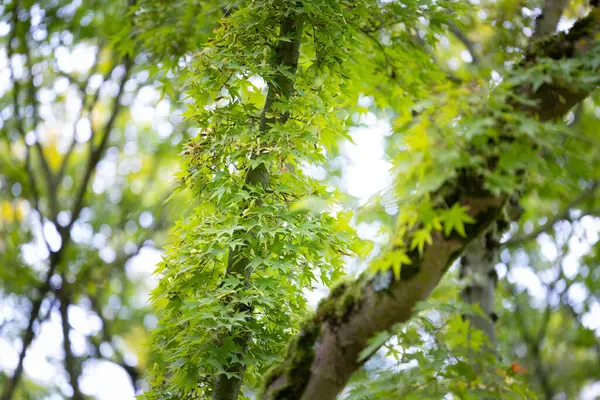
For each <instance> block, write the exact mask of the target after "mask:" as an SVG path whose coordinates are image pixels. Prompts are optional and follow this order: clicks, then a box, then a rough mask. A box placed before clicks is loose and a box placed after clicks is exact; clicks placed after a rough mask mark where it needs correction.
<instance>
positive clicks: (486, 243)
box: [460, 227, 500, 349]
mask: <svg viewBox="0 0 600 400" xmlns="http://www.w3.org/2000/svg"><path fill="white" fill-rule="evenodd" d="M492 228H493V227H492ZM499 245H500V244H499V241H498V240H497V233H496V232H495V230H494V229H491V230H489V231H488V232H486V233H485V234H484V235H481V236H480V237H478V238H476V239H475V240H474V241H473V242H472V243H471V244H470V245H469V246H467V248H466V251H465V254H464V256H463V257H462V259H461V264H460V267H461V268H460V277H461V278H462V279H467V281H468V284H467V286H466V287H465V289H464V290H463V291H462V293H461V297H462V299H463V301H465V302H467V303H468V304H472V305H475V304H477V305H479V307H480V308H481V310H482V311H483V312H484V313H485V315H486V316H487V317H484V316H481V315H466V316H465V318H466V319H467V320H468V321H469V322H470V323H471V327H472V328H475V329H479V330H480V331H482V332H483V333H484V334H485V336H486V338H487V340H488V342H489V345H490V347H491V348H492V349H493V348H495V346H496V342H497V340H496V327H495V324H494V322H495V320H496V313H495V312H494V303H495V298H496V285H497V282H498V275H497V274H496V269H495V264H496V260H497V258H498V248H499Z"/></svg>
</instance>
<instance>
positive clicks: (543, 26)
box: [533, 0, 569, 38]
mask: <svg viewBox="0 0 600 400" xmlns="http://www.w3.org/2000/svg"><path fill="white" fill-rule="evenodd" d="M568 3H569V1H568V0H545V1H544V7H543V9H542V13H541V14H540V15H539V16H538V17H537V19H536V20H535V32H534V34H533V37H534V38H542V37H544V36H548V35H552V34H553V33H555V32H556V28H557V27H558V22H559V21H560V17H561V16H562V14H563V11H564V10H565V8H566V7H567V4H568Z"/></svg>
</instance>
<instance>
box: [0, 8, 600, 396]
mask: <svg viewBox="0 0 600 400" xmlns="http://www.w3.org/2000/svg"><path fill="white" fill-rule="evenodd" d="M167 3H169V4H168V6H166V5H165V4H164V2H163V1H139V2H137V3H134V2H127V1H124V0H115V1H93V0H74V1H65V0H52V1H25V0H21V1H17V0H12V1H8V0H5V1H3V2H2V5H0V43H1V45H0V46H1V47H0V388H2V390H0V399H1V400H10V399H63V398H72V399H76V400H79V399H84V398H100V399H115V400H119V399H131V398H133V397H134V394H135V393H139V392H140V391H142V390H143V389H144V388H145V387H146V386H145V383H144V375H145V370H146V368H147V366H148V365H147V363H148V346H147V345H148V337H149V333H148V332H149V329H152V328H153V327H154V326H155V324H156V321H157V319H156V318H155V316H154V315H152V313H151V310H150V307H149V304H148V302H147V300H148V293H149V291H150V290H151V289H152V287H153V285H154V282H155V280H154V279H155V278H154V277H153V276H152V271H153V269H154V267H155V265H156V263H157V262H158V260H159V259H160V254H161V248H162V247H163V246H164V245H165V244H167V243H168V240H169V239H168V230H169V228H170V227H172V226H173V225H174V224H175V223H176V222H175V221H177V220H178V219H179V218H181V217H182V216H185V214H186V212H190V210H191V207H190V204H191V203H193V199H191V198H190V197H186V194H185V193H183V194H179V195H178V196H176V197H174V198H173V199H170V201H169V202H168V203H166V204H165V201H166V200H167V199H168V198H169V196H170V195H171V194H172V192H173V190H174V185H175V176H176V174H177V172H178V171H179V163H178V155H179V152H180V151H181V148H182V143H184V142H185V141H186V139H187V138H189V137H191V136H193V135H195V134H196V132H197V130H198V128H197V127H196V126H194V123H193V121H184V119H183V118H182V117H181V114H182V112H183V111H184V110H185V107H186V104H185V103H186V99H185V95H184V93H183V90H184V89H183V85H184V83H185V80H186V74H185V66H186V62H187V60H189V57H191V56H192V55H193V53H194V52H196V51H199V50H200V49H201V46H202V43H204V42H205V41H206V40H207V39H208V37H209V35H210V33H211V31H212V29H213V27H214V26H215V24H216V21H217V20H218V18H219V17H220V16H221V15H223V13H226V12H227V8H226V7H225V6H224V5H223V4H220V2H211V1H198V0H180V1H173V2H167ZM471 3H472V4H473V6H474V7H476V8H474V10H473V12H470V13H467V14H466V17H465V21H464V26H463V28H462V30H460V31H455V32H449V33H448V35H447V36H442V37H440V38H439V46H438V47H437V48H435V49H431V52H432V54H433V56H435V57H436V59H437V60H438V62H439V63H440V64H441V65H442V66H443V67H444V69H445V70H447V71H448V72H449V73H450V74H452V75H454V76H455V78H456V79H460V80H464V81H467V80H468V79H469V78H470V77H471V76H472V75H471V74H474V73H475V72H474V71H476V70H477V68H488V69H489V75H490V77H491V79H492V80H493V79H501V73H502V70H501V68H504V67H508V66H502V65H500V66H497V65H495V64H494V63H495V62H496V61H495V60H496V59H495V58H494V57H492V56H489V57H488V56H486V57H482V55H487V54H490V52H489V49H494V51H495V53H494V54H495V55H496V56H497V59H498V60H503V59H505V54H506V53H510V52H512V51H513V50H512V49H514V48H515V46H517V45H522V44H523V43H525V42H526V41H527V40H528V38H529V37H530V36H531V34H532V32H533V30H532V25H533V23H534V20H535V17H536V16H537V15H538V14H539V13H540V12H541V11H540V8H539V7H537V8H536V5H537V6H541V2H535V1H532V2H523V1H516V0H506V1H505V0H498V1H489V2H488V1H484V0H481V1H476V0H473V1H472V2H471ZM530 3H531V4H530ZM538 3H539V4H538ZM583 13H584V10H583V6H582V4H580V3H579V2H577V1H574V2H571V3H569V6H568V7H567V11H566V12H565V14H564V16H563V19H562V20H561V24H560V25H559V27H560V29H566V28H568V27H569V26H570V24H571V23H572V21H573V20H574V19H575V18H576V17H578V16H579V15H582V14H583ZM482 65H483V66H482ZM494 67H496V68H495V69H494ZM361 101H362V102H363V104H362V106H363V108H364V113H362V114H361V115H356V116H355V118H354V124H355V127H354V128H353V130H352V136H353V137H354V140H355V144H354V145H350V144H344V145H343V146H342V151H341V153H340V156H339V159H338V160H337V168H338V169H339V170H340V171H341V172H340V174H339V176H335V174H329V171H314V173H315V175H316V176H319V177H322V178H323V179H330V180H331V184H333V185H337V186H339V187H341V188H342V189H344V190H345V191H346V192H348V193H349V194H350V195H352V196H355V197H356V198H357V199H358V202H359V203H361V204H364V203H365V202H367V200H368V199H369V198H370V197H371V196H372V195H375V194H377V193H379V192H380V191H381V190H383V189H384V188H385V187H386V185H387V184H388V182H389V176H388V169H389V164H388V163H387V162H386V161H385V147H386V140H385V138H386V136H387V134H388V132H389V130H390V126H389V124H388V122H387V121H386V119H385V117H383V116H382V115H381V114H376V113H373V112H371V107H374V106H373V104H372V101H370V100H369V98H368V97H365V98H363V99H362V100H361ZM596 102H597V95H596V96H594V97H593V98H591V99H588V100H587V101H586V102H585V103H584V104H583V105H582V106H580V107H578V108H577V110H574V112H573V113H571V114H570V115H569V121H568V122H569V123H570V124H572V126H573V129H574V130H578V131H579V132H580V133H581V134H582V135H583V136H585V137H590V138H591V139H590V140H592V144H591V145H590V144H589V143H588V144H587V145H585V150H581V151H579V150H577V151H579V153H580V155H581V153H582V152H583V153H585V155H586V156H588V158H590V159H594V160H597V159H598V157H597V156H598V152H599V151H600V150H599V149H600V146H597V145H598V136H597V132H598V128H599V127H600V121H599V120H598V118H600V107H598V106H597V105H596ZM578 145H581V144H580V143H579V144H578ZM594 157H595V158H594ZM595 162H596V163H597V161H595ZM574 164H576V168H574V171H573V174H572V176H573V177H576V176H578V173H579V171H578V170H577V168H579V169H585V168H592V167H593V166H594V165H595V164H590V163H584V162H581V161H578V162H577V163H574ZM330 175H331V176H330ZM551 185H553V186H554V188H551V189H549V190H555V191H556V192H557V193H558V192H560V193H558V194H557V195H556V196H555V198H557V199H562V200H560V201H554V202H552V203H543V202H540V200H539V199H537V200H536V199H535V198H530V199H525V208H526V212H525V214H524V216H523V218H522V219H521V221H520V222H519V223H518V224H517V223H513V226H512V227H511V231H510V232H509V234H507V237H506V242H505V244H504V247H503V249H502V251H501V260H499V263H498V265H497V267H496V269H497V272H498V275H499V277H500V280H501V285H500V288H499V296H498V300H497V302H498V304H497V305H498V307H497V308H498V314H499V323H498V332H499V336H500V342H501V343H502V346H503V349H502V352H503V354H504V356H505V357H508V358H509V359H514V360H518V363H519V364H518V365H519V366H522V369H523V371H524V372H522V373H523V374H524V375H525V376H527V379H530V380H531V386H532V387H535V388H536V390H537V391H538V392H539V393H541V396H542V397H540V398H545V399H548V400H550V399H572V398H582V399H594V398H600V397H599V396H600V340H599V337H600V303H599V297H600V268H599V267H598V263H599V261H600V245H599V244H598V243H599V233H600V219H599V218H598V216H600V200H599V199H598V195H597V192H596V189H597V187H598V182H593V183H591V184H590V183H589V182H577V180H576V179H575V178H574V179H573V182H561V183H559V184H558V185H557V184H556V183H554V182H551V183H549V187H550V186H551ZM556 186H559V187H558V188H556ZM578 192H581V194H580V195H579V196H577V195H576V194H577V193H578ZM561 193H562V194H561ZM390 214H391V215H393V214H394V211H393V210H390ZM379 228H380V227H379V226H377V224H361V225H359V227H358V231H359V234H360V235H361V236H363V237H367V238H371V239H377V233H378V232H379ZM517 239H518V240H517ZM349 266H350V267H351V268H350V272H355V271H356V270H358V269H359V268H360V266H357V265H355V263H353V262H352V261H350V262H349ZM449 279H452V276H451V277H450V278H449ZM322 294H323V291H317V292H316V293H315V294H314V295H311V301H312V302H313V303H315V302H316V299H317V298H318V297H319V296H321V295H322ZM503 314H510V315H514V316H517V317H516V318H502V315H503ZM69 382H71V383H69Z"/></svg>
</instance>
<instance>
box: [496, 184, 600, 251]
mask: <svg viewBox="0 0 600 400" xmlns="http://www.w3.org/2000/svg"><path fill="white" fill-rule="evenodd" d="M598 186H600V180H595V181H593V182H592V186H590V187H589V188H588V189H586V190H584V191H583V192H582V193H580V194H579V196H577V197H576V198H575V199H574V200H573V201H572V202H571V203H570V204H569V205H568V206H567V207H565V209H564V210H563V211H561V212H560V213H559V214H557V215H556V216H555V217H554V218H552V219H551V220H550V221H548V222H546V223H545V224H544V225H542V226H540V227H539V228H537V229H536V230H535V231H533V232H532V233H530V234H528V235H524V236H518V237H515V238H513V239H510V240H508V241H507V242H505V243H504V245H507V246H514V245H519V244H523V243H526V242H528V241H530V240H532V239H535V238H537V237H538V236H539V235H540V234H542V233H544V232H546V231H547V230H549V229H551V228H552V227H553V226H554V224H555V223H557V222H558V221H560V220H563V219H566V218H568V217H569V212H570V211H571V209H572V208H574V207H577V206H578V205H579V204H581V203H582V202H583V201H585V200H586V199H587V198H588V197H590V196H591V195H593V194H594V192H595V191H596V189H598Z"/></svg>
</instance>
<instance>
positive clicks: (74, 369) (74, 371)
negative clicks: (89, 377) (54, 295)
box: [60, 288, 84, 400]
mask: <svg viewBox="0 0 600 400" xmlns="http://www.w3.org/2000/svg"><path fill="white" fill-rule="evenodd" d="M60 292H61V296H60V317H61V320H62V333H63V350H64V352H65V369H66V370H67V373H68V374H69V381H70V384H71V387H72V388H73V396H72V399H73V400H84V397H83V394H82V393H81V390H80V389H79V376H80V375H81V371H80V368H79V365H78V362H77V358H76V357H75V356H74V355H73V350H72V349H71V339H70V337H69V333H70V332H71V325H70V324H69V298H68V296H67V295H66V294H65V293H64V288H63V289H62V290H61V291H60Z"/></svg>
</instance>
